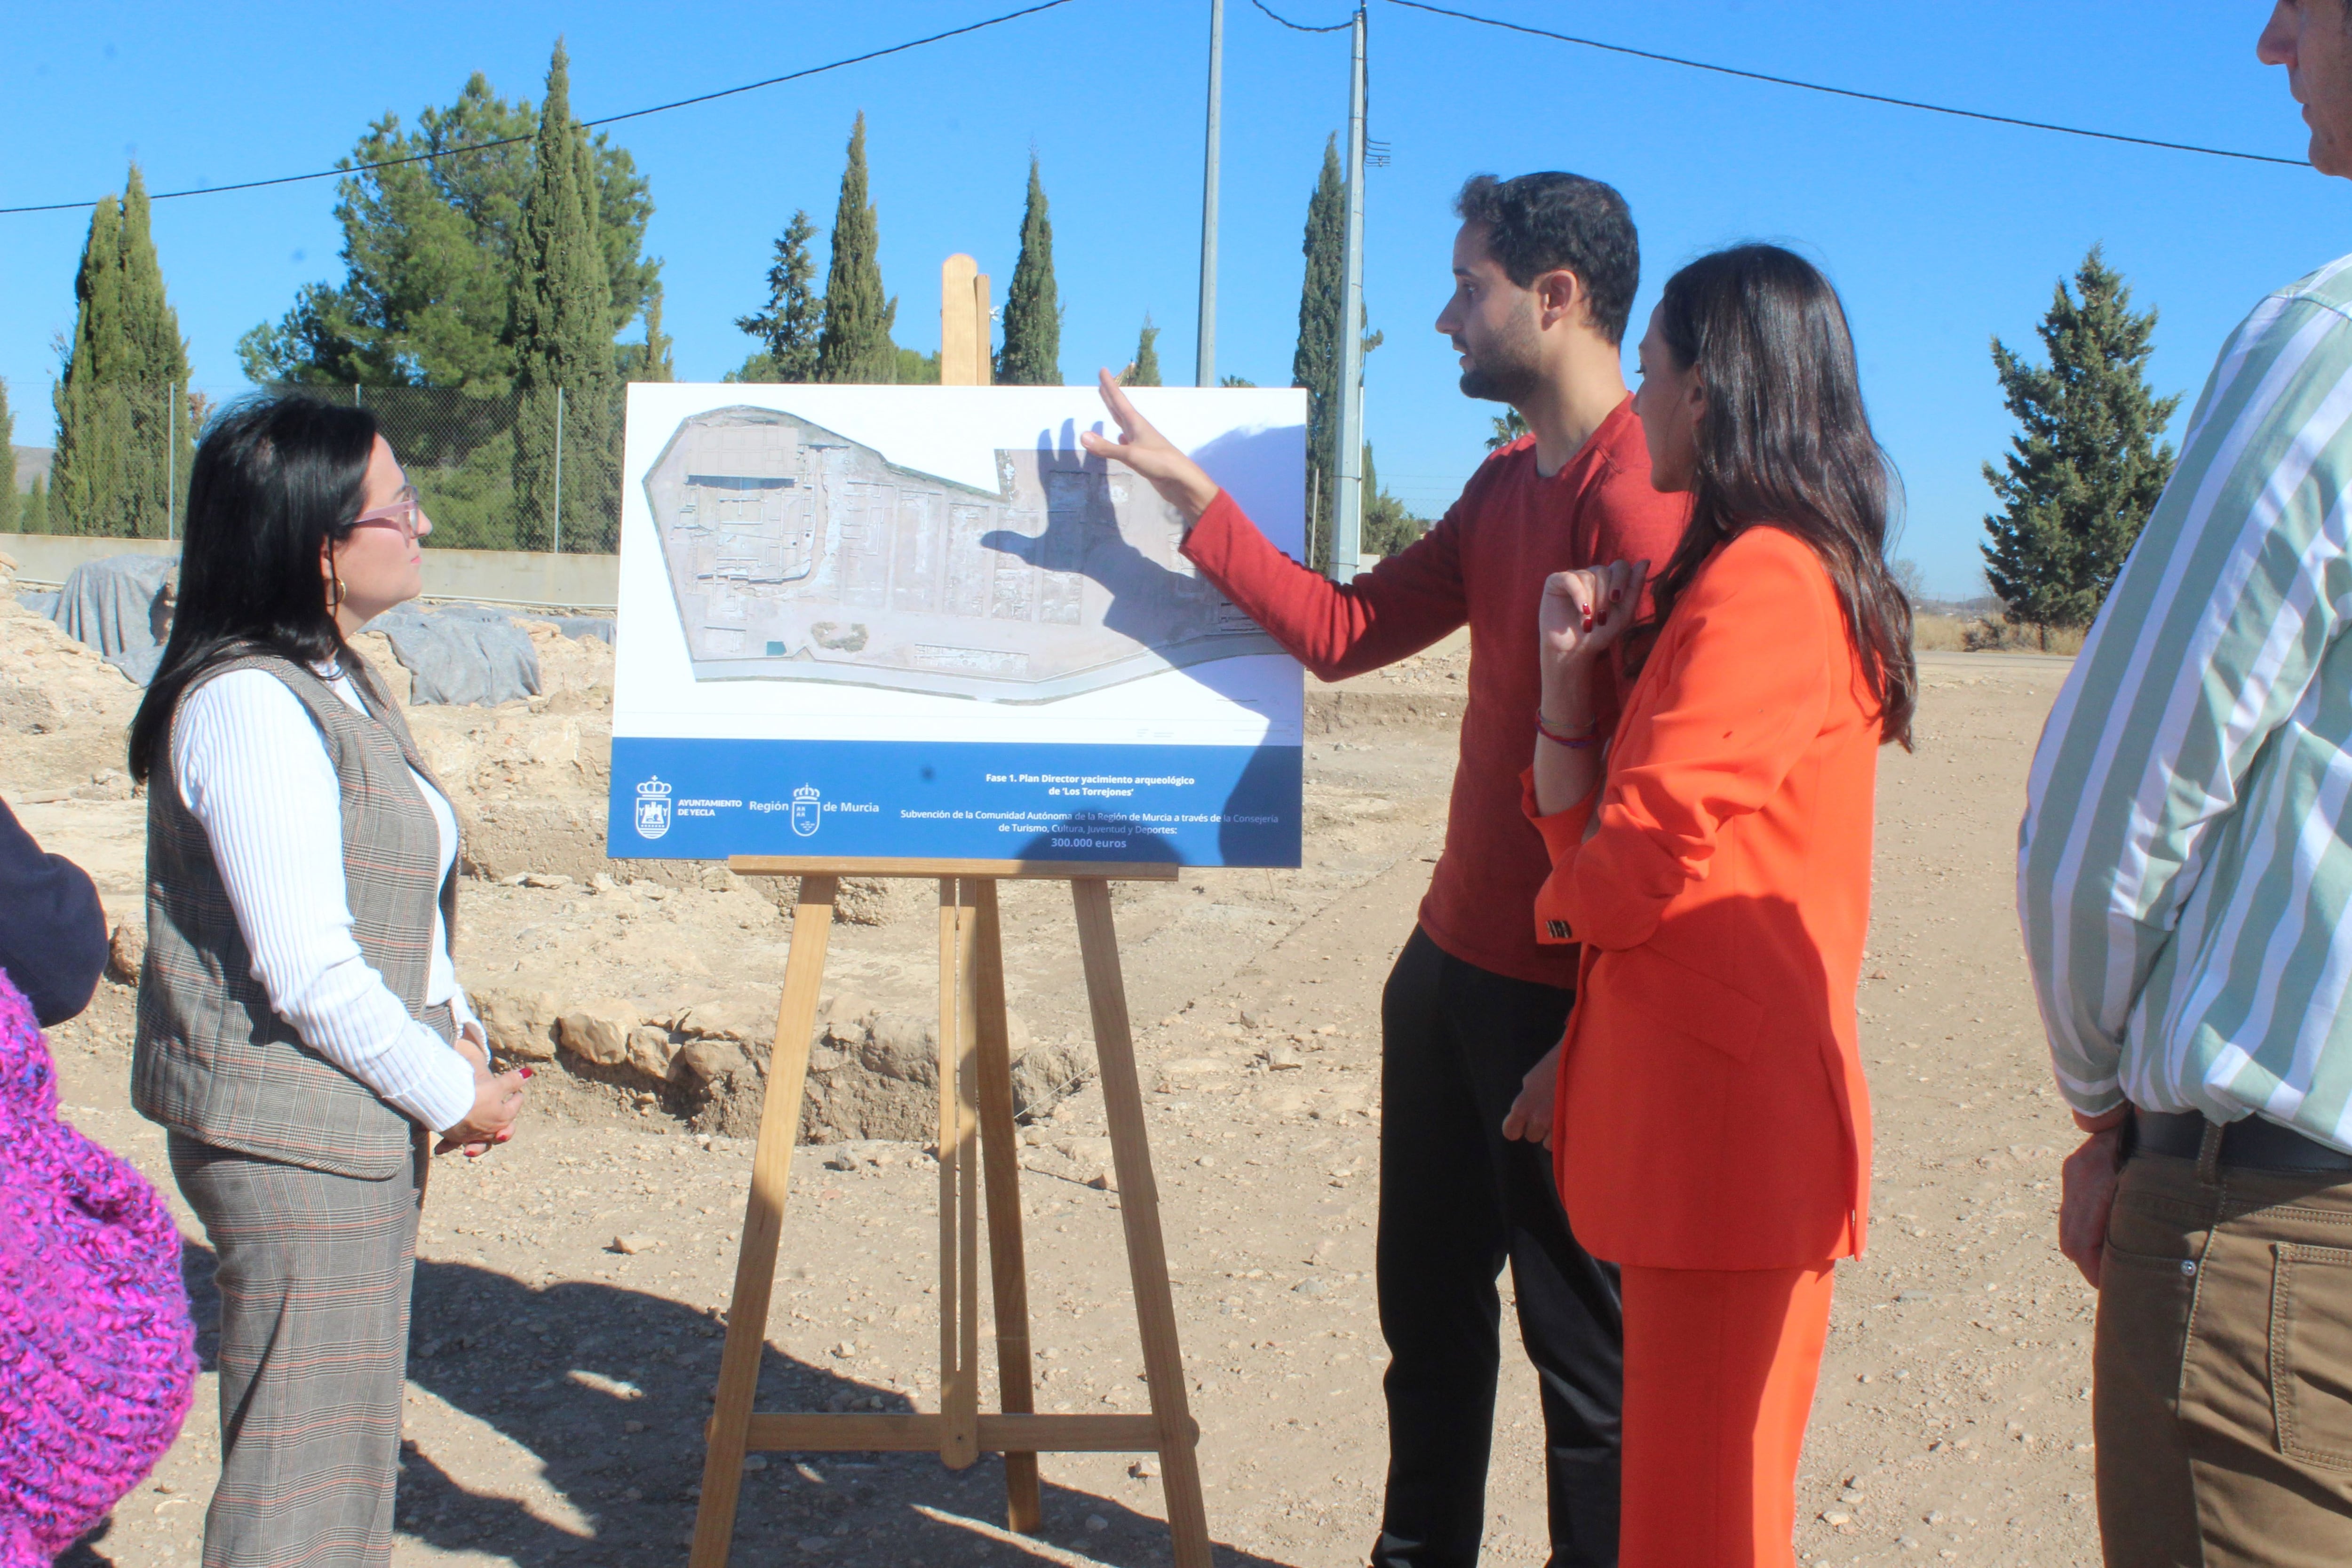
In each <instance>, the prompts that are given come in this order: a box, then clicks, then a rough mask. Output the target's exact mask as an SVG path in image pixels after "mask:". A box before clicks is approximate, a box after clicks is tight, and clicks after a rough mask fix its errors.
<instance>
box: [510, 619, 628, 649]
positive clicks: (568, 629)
mask: <svg viewBox="0 0 2352 1568" xmlns="http://www.w3.org/2000/svg"><path fill="white" fill-rule="evenodd" d="M524 619H526V620H533V621H545V622H546V623H547V624H548V625H549V626H553V627H554V628H555V629H556V630H557V631H559V632H562V634H563V635H564V636H565V637H602V638H604V641H605V642H606V643H608V644H609V643H610V642H611V641H612V640H613V617H612V616H525V617H524Z"/></svg>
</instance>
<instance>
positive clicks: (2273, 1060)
mask: <svg viewBox="0 0 2352 1568" xmlns="http://www.w3.org/2000/svg"><path fill="white" fill-rule="evenodd" d="M2348 510H2352V257H2347V258H2345V259H2343V260H2340V261H2337V262H2335V263H2333V264H2331V265H2330V266H2327V267H2326V268H2321V269H2320V270H2319V271H2317V272H2315V273H2313V274H2312V275H2311V276H2310V277H2308V278H2305V279H2303V280H2302V281H2300V282H2298V283H2296V284H2294V285H2293V286H2292V287H2290V288H2287V289H2282V290H2281V291H2280V292H2278V293H2276V294H2273V295H2272V296H2271V297H2270V298H2269V299H2267V300H2263V302H2262V304H2261V305H2260V306H2258V307H2257V308H2256V309H2255V310H2254V312H2253V313H2252V315H2251V316H2249V317H2247V318H2246V320H2245V321H2244V322H2243V323H2242V325H2241V326H2240V327H2239V328H2238V330H2237V331H2236V333H2235V334H2234V335H2233V336H2232V337H2231V340H2230V342H2229V343H2228V344H2227V345H2226V346H2225V347H2224V348H2223V350H2222V353H2221V360H2220V362H2219V363H2217V364H2216V365H2215V366H2214V369H2213V374H2212V376H2211V378H2210V380H2209V381H2208V382H2207V383H2206V385H2205V390H2204V393H2203V395H2201V396H2200V398H2199V399H2198V403H2197V408H2196V412H2195V413H2194V414H2193V415H2192V416H2191V418H2190V421H2189V431H2188V435H2187V437H2186V438H2185V439H2184V440H2183V442H2182V446H2181V455H2180V463H2179V468H2177V469H2175V470H2174V473H2173V476H2172V480H2171V482H2170V483H2169V484H2168V486H2167V487H2166V489H2165V492H2164V498H2163V500H2161V501H2159V502H2158V505H2157V508H2156V510H2155V512H2154V513H2153V515H2151V516H2150V518H2149V519H2148V522H2147V529H2146V531H2144V532H2143V533H2142V534H2141V535H2140V538H2139V542H2138V543H2137V545H2136V546H2135V547H2134V549H2133V551H2132V553H2131V558H2130V560H2129V562H2128V563H2126V566H2125V568H2124V571H2123V574H2122V575H2121V576H2120V577H2119V578H2118V579H2117V580H2116V585H2115V590H2114V592H2113V593H2111V594H2110V595H2108V597H2107V602H2106V605H2105V608H2104V609H2103V610H2102V611H2101V612H2100V614H2099V618H2098V621H2097V623H2096V624H2095V626H2093V628H2092V631H2091V636H2090V639H2089V640H2088V641H2087V642H2086V643H2085V644H2084V648H2083V653H2082V656H2081V658H2078V659H2077V660H2076V662H2075V666H2074V673H2073V674H2072V675H2071V676H2070V677H2069V678H2068V679H2067V681H2066V684H2065V687H2064V689H2063V690H2062V691H2061V692H2060V694H2059V697H2058V701H2057V705H2056V706H2055V707H2054V708H2053V710H2052V711H2051V715H2050V721H2049V723H2048V726H2047V727H2046V728H2045V729H2044V731H2043V732H2042V743H2041V746H2040V748H2039V749H2038V750H2037V751H2036V752H2035V754H2034V759H2033V772H2032V779H2031V782H2030V784H2029V785H2028V788H2027V796H2026V812H2025V820H2024V823H2023V825H2022V826H2021V828H2020V831H2019V840H2018V886H2017V896H2018V911H2019V915H2020V918H2021V921H2022V923H2023V927H2024V933H2025V949H2026V956H2027V959H2028V962H2029V963H2030V964H2031V967H2032V972H2033V979H2034V984H2035V986H2036V988H2037V990H2038V992H2039V994H2040V1000H2041V1004H2042V1020H2043V1023H2044V1025H2045V1026H2046V1027H2047V1029H2048V1033H2049V1037H2050V1048H2051V1057H2052V1060H2053V1065H2054V1067H2055V1068H2056V1071H2057V1077H2058V1083H2059V1087H2060V1089H2062V1090H2063V1093H2064V1094H2065V1097H2066V1099H2067V1100H2068V1101H2069V1102H2070V1103H2071V1104H2073V1105H2074V1108H2075V1109H2076V1110H2081V1111H2083V1112H2084V1113H2086V1114H2092V1115H2095V1114H2099V1113H2101V1112H2104V1111H2106V1110H2112V1109H2114V1108H2115V1107H2116V1105H2117V1104H2119V1103H2120V1102H2121V1101H2123V1100H2130V1101H2131V1102H2132V1103H2133V1104H2135V1105H2137V1106H2139V1107H2141V1108H2143V1109H2145V1110H2156V1111H2183V1110H2198V1111H2202V1112H2203V1113H2204V1114H2206V1115H2207V1116H2209V1117H2210V1118H2212V1119H2213V1120H2215V1121H2235V1120H2237V1119H2238V1118H2240V1117H2242V1116H2245V1115H2247V1114H2249V1113H2252V1114H2256V1115H2260V1116H2263V1117H2265V1118H2267V1119H2269V1120H2271V1121H2278V1122H2281V1123H2284V1124H2285V1125H2287V1126H2291V1127H2293V1128H2294V1129H2295V1130H2297V1131H2301V1132H2304V1133H2305V1134H2307V1135H2308V1136H2310V1137H2312V1138H2315V1139H2317V1140H2319V1141H2321V1142H2326V1143H2328V1144H2331V1145H2333V1146H2335V1147H2336V1148H2338V1149H2345V1150H2352V1006H2347V1002H2352V997H2348V996H2347V981H2352V920H2347V913H2352V809H2347V808H2348V807H2352V644H2347V640H2346V639H2344V638H2342V637H2339V636H2338V634H2339V633H2340V632H2341V631H2342V630H2343V629H2344V628H2345V626H2346V625H2347V616H2352V540H2347V524H2348V523H2352V518H2347V511H2348Z"/></svg>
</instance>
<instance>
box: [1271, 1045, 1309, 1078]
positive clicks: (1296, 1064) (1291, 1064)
mask: <svg viewBox="0 0 2352 1568" xmlns="http://www.w3.org/2000/svg"><path fill="white" fill-rule="evenodd" d="M1265 1065H1266V1067H1267V1068H1269V1069H1270V1070H1272V1071H1275V1072H1295V1071H1297V1069H1298V1068H1303V1067H1305V1066H1306V1065H1307V1061H1306V1058H1303V1057H1301V1056H1300V1055H1299V1054H1298V1047H1296V1046H1276V1047H1274V1048H1273V1049H1271V1050H1269V1051H1267V1052H1266V1053H1265Z"/></svg>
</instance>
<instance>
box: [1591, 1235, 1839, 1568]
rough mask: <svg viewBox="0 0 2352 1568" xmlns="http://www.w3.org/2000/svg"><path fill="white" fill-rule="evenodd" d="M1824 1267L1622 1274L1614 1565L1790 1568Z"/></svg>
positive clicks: (1819, 1338)
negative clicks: (1618, 1518) (1620, 1443)
mask: <svg viewBox="0 0 2352 1568" xmlns="http://www.w3.org/2000/svg"><path fill="white" fill-rule="evenodd" d="M1831 1279H1832V1271H1831V1267H1830V1265H1829V1264H1827V1263H1822V1264H1818V1265H1816V1266H1815V1267H1813V1268H1752V1269H1736V1270H1735V1269H1721V1270H1718V1269H1700V1268H1625V1269H1623V1270H1622V1280H1623V1286H1622V1288H1623V1292H1624V1303H1625V1428H1624V1443H1625V1447H1624V1494H1623V1496H1624V1502H1623V1513H1622V1521H1623V1522H1622V1530H1621V1536H1620V1541H1619V1546H1618V1552H1619V1555H1618V1563H1619V1568H1789V1565H1790V1564H1792V1563H1795V1562H1796V1552H1795V1550H1794V1548H1793V1546H1792V1545H1791V1542H1790V1537H1791V1535H1792V1533H1793V1531H1795V1529H1796V1522H1797V1456H1798V1454H1799V1453H1800V1452H1801V1450H1802V1448H1803V1447H1804V1442H1805V1422H1806V1420H1807V1418H1808V1417H1810V1416H1811V1414H1812V1408H1813V1384H1814V1382H1815V1380H1816V1379H1817V1378H1818V1377H1819V1376H1820V1375H1821V1370H1822V1342H1823V1341H1825V1340H1826V1339H1827V1338H1828V1337H1829V1327H1830V1282H1831Z"/></svg>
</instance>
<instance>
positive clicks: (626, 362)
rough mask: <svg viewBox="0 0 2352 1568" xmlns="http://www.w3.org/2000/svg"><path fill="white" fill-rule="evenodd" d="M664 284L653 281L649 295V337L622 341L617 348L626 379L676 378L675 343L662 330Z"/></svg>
mask: <svg viewBox="0 0 2352 1568" xmlns="http://www.w3.org/2000/svg"><path fill="white" fill-rule="evenodd" d="M661 319H662V286H661V285H660V284H658V283H656V284H655V285H654V290H653V292H652V293H650V294H648V295H646V341H645V342H641V343H622V344H621V345H619V347H618V348H616V349H615V350H614V353H615V354H617V355H618V357H619V361H620V366H621V379H622V380H623V381H676V380H677V366H676V365H675V364H674V363H672V362H671V359H670V350H671V348H672V347H673V344H672V342H671V341H670V339H669V338H668V337H667V335H665V334H664V333H663V331H662V324H661Z"/></svg>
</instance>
